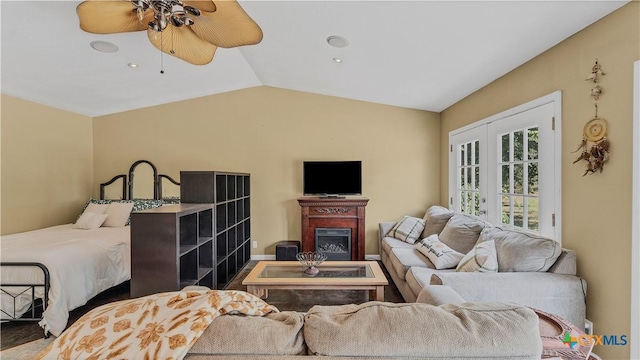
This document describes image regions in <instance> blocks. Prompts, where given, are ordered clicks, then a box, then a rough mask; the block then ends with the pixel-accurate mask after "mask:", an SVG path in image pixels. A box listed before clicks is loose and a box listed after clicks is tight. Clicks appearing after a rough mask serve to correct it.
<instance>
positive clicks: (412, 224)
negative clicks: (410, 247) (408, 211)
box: [387, 215, 424, 244]
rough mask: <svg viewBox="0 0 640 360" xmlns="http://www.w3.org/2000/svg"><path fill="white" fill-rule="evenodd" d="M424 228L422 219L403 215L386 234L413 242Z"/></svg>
mask: <svg viewBox="0 0 640 360" xmlns="http://www.w3.org/2000/svg"><path fill="white" fill-rule="evenodd" d="M422 230H424V219H418V218H416V217H413V216H407V215H405V216H404V217H403V218H402V220H400V221H398V222H397V223H396V225H395V226H394V227H393V228H392V229H391V230H390V231H389V232H388V233H387V236H391V237H392V238H396V239H400V240H402V241H405V242H408V243H409V244H413V243H415V242H416V240H418V238H419V237H420V234H422Z"/></svg>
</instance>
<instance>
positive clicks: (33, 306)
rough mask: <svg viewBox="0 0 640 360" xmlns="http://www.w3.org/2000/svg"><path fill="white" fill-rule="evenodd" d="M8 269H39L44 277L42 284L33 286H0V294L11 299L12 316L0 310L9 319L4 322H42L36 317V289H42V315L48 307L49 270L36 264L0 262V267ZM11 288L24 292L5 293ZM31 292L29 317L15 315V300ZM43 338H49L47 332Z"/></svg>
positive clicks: (42, 265)
mask: <svg viewBox="0 0 640 360" xmlns="http://www.w3.org/2000/svg"><path fill="white" fill-rule="evenodd" d="M5 266H6V267H9V266H23V267H34V266H35V267H38V268H40V270H42V273H43V275H44V281H43V282H42V283H35V284H20V283H10V284H0V292H2V293H5V294H7V295H9V296H11V297H12V298H13V314H9V313H8V312H6V311H5V310H4V309H0V312H2V313H3V314H5V315H6V316H8V317H9V319H5V321H40V320H42V316H40V317H36V304H35V303H36V300H37V298H36V290H35V289H36V287H44V297H43V300H42V313H43V314H44V311H45V310H46V309H47V306H48V305H49V288H50V276H49V269H47V267H46V266H45V265H44V264H42V263H37V262H0V267H5ZM11 287H26V289H25V290H23V291H20V292H19V293H18V294H15V295H14V294H12V293H10V292H8V291H7V289H6V288H11ZM29 290H30V291H31V311H30V313H31V314H30V315H31V316H30V317H29V316H27V317H25V316H24V314H22V315H20V316H18V315H16V298H17V297H18V296H20V295H23V294H25V293H27V292H28V291H29ZM44 337H45V338H49V333H48V332H47V331H45V334H44Z"/></svg>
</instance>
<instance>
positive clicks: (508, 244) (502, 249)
mask: <svg viewBox="0 0 640 360" xmlns="http://www.w3.org/2000/svg"><path fill="white" fill-rule="evenodd" d="M487 240H493V241H495V244H496V253H497V255H498V271H501V272H506V271H514V272H527V271H547V270H549V268H550V267H551V266H552V265H553V264H554V263H555V262H556V260H557V259H558V256H560V253H562V246H561V245H560V243H558V242H557V241H555V240H552V239H549V238H545V237H542V236H538V235H535V234H529V233H525V232H522V231H517V230H510V229H503V228H500V227H487V228H485V229H484V230H483V231H482V233H481V234H480V240H479V241H487Z"/></svg>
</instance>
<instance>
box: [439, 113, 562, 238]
mask: <svg viewBox="0 0 640 360" xmlns="http://www.w3.org/2000/svg"><path fill="white" fill-rule="evenodd" d="M555 111H556V107H555V104H554V103H553V102H551V103H544V104H540V105H535V104H533V105H531V106H529V107H527V108H526V109H522V108H518V109H517V111H512V112H511V113H509V114H503V116H497V117H493V118H490V119H489V120H490V121H481V122H480V123H478V124H475V126H473V125H472V126H470V127H467V128H464V129H461V130H459V131H453V132H452V133H451V135H450V157H449V171H450V177H449V179H450V185H449V189H450V191H449V193H450V197H449V201H450V207H451V208H452V209H454V210H456V211H460V212H463V213H467V214H471V215H475V216H479V217H481V218H483V219H485V220H487V221H489V222H490V223H492V224H496V225H501V226H506V227H513V228H518V229H522V230H526V231H530V232H534V233H537V234H540V235H543V236H547V237H550V238H557V232H556V231H555V216H556V215H555V214H556V207H557V202H556V201H555V196H556V193H557V192H556V190H557V186H559V183H560V176H559V174H556V167H555V164H556V163H557V161H559V159H556V157H557V156H558V155H559V150H558V151H557V152H558V155H557V154H556V146H557V144H556V141H555V136H554V126H555V124H554V121H555V120H554V115H555ZM556 175H558V176H556Z"/></svg>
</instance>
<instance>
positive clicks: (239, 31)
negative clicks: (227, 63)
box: [191, 0, 262, 48]
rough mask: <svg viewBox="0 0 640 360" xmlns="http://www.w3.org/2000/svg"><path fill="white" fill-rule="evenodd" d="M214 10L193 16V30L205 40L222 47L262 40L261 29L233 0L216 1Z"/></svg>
mask: <svg viewBox="0 0 640 360" xmlns="http://www.w3.org/2000/svg"><path fill="white" fill-rule="evenodd" d="M215 4H216V7H217V9H216V11H215V12H212V13H209V12H203V13H202V14H201V15H200V16H194V17H193V21H194V24H193V25H191V28H192V29H193V31H194V32H195V33H196V34H198V36H200V37H201V38H202V39H204V40H205V41H207V42H209V43H211V44H214V45H216V46H219V47H223V48H231V47H236V46H242V45H253V44H257V43H259V42H260V41H262V29H260V26H258V24H256V23H255V21H253V19H251V18H250V17H249V15H247V13H246V12H245V11H244V10H243V9H242V7H240V4H238V3H237V2H236V1H235V0H221V1H216V2H215Z"/></svg>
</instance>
